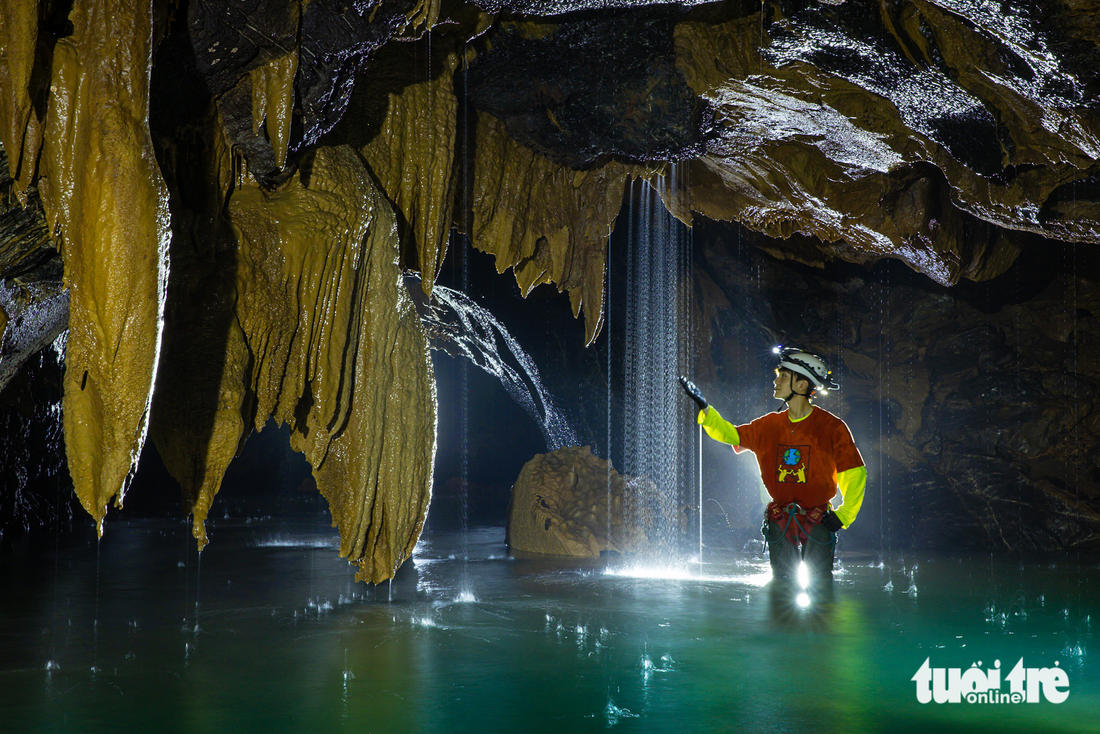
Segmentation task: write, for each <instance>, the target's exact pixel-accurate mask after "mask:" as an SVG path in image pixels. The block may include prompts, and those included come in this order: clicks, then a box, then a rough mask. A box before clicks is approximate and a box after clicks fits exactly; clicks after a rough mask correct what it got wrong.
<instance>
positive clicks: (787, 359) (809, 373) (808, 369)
mask: <svg viewBox="0 0 1100 734" xmlns="http://www.w3.org/2000/svg"><path fill="white" fill-rule="evenodd" d="M775 351H776V352H778V354H779V366H780V367H785V368H786V369H789V370H790V371H791V372H797V373H798V374H800V375H802V376H803V377H805V378H806V379H808V380H809V381H810V384H811V385H814V386H818V385H820V386H821V387H824V388H826V389H828V390H839V389H840V385H838V384H837V382H836V380H834V379H833V373H832V372H831V371H830V370H829V368H828V366H826V364H825V360H823V359H822V358H821V357H819V356H817V355H816V354H811V353H809V352H803V351H802V350H801V349H796V348H794V347H776V348H775Z"/></svg>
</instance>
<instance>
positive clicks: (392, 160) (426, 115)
mask: <svg viewBox="0 0 1100 734" xmlns="http://www.w3.org/2000/svg"><path fill="white" fill-rule="evenodd" d="M457 66H458V54H457V52H456V51H454V50H448V49H446V47H443V48H433V47H432V46H431V45H430V44H415V45H414V44H398V46H397V48H396V49H394V53H391V54H389V55H387V56H384V57H383V58H381V59H379V60H377V61H376V62H375V64H373V65H372V67H371V69H370V71H369V73H368V74H367V75H366V76H365V77H364V78H363V79H361V80H360V82H359V83H360V85H361V88H360V89H359V93H358V94H357V97H358V100H359V101H361V102H365V104H366V105H370V106H372V107H373V106H381V105H384V106H385V109H384V112H383V111H382V110H378V113H379V116H381V121H380V123H379V124H378V126H377V127H376V128H373V129H372V130H371V131H370V132H369V133H368V134H369V135H370V139H369V140H368V141H366V142H365V143H363V144H362V145H361V146H359V150H360V153H361V155H362V156H363V159H364V160H365V161H366V163H367V166H368V168H369V169H370V171H371V173H372V174H373V175H374V178H375V180H376V181H377V182H378V183H379V185H380V186H381V187H382V190H383V191H384V192H385V193H386V197H387V198H388V199H389V200H390V201H391V202H393V204H394V206H395V207H396V208H397V209H398V210H399V211H400V212H401V214H402V216H403V217H404V220H405V222H407V223H408V235H409V236H411V237H412V239H413V240H414V244H415V247H416V254H417V264H418V266H419V269H420V273H421V275H422V278H421V284H422V287H423V288H424V290H425V292H426V293H427V294H430V293H431V287H432V284H433V283H434V282H435V278H436V274H437V273H438V272H439V268H440V266H441V265H442V263H443V256H444V254H445V253H446V249H447V240H448V237H449V235H450V228H451V217H452V209H453V205H454V190H455V176H454V173H455V168H454V149H455V133H456V117H457V110H458V101H457V99H456V98H455V92H454V71H455V68H456V67H457ZM364 118H374V119H377V117H376V116H375V115H371V114H369V113H368V112H367V110H365V109H363V107H362V106H359V105H356V106H355V107H353V109H352V110H351V111H349V119H351V120H363V119H364Z"/></svg>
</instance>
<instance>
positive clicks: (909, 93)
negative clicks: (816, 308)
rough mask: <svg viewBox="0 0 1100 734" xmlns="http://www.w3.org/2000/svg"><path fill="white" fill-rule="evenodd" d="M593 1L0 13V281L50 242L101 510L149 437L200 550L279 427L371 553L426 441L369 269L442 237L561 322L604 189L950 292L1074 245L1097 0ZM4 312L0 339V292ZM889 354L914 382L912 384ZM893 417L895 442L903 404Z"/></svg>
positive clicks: (1089, 129) (1093, 138)
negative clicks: (557, 301)
mask: <svg viewBox="0 0 1100 734" xmlns="http://www.w3.org/2000/svg"><path fill="white" fill-rule="evenodd" d="M590 5H591V4H589V3H580V2H575V1H574V0H561V1H558V0H535V1H532V0H514V1H512V0H480V2H472V3H467V2H461V1H460V0H454V1H453V2H451V1H448V2H441V1H440V0H419V1H418V0H380V1H379V2H377V3H369V4H368V3H350V4H349V3H344V2H338V1H337V0H311V1H310V2H304V1H300V0H278V1H276V0H208V1H205V2H198V1H196V0H192V1H190V2H187V1H184V2H181V3H169V2H163V0H149V1H148V2H146V3H144V4H142V3H139V4H133V3H122V2H118V0H75V2H73V3H71V4H70V3H64V2H58V1H55V0H39V1H38V2H9V3H5V4H3V5H2V6H0V143H2V147H3V149H4V151H5V152H6V156H7V158H6V162H7V168H8V173H9V174H10V180H9V179H8V178H7V177H6V178H5V180H4V181H3V182H0V184H2V186H3V188H4V189H5V191H4V192H3V194H4V199H5V201H4V206H3V212H2V213H0V279H2V280H4V281H5V282H6V283H9V284H10V283H11V282H12V280H13V279H16V278H19V277H26V276H27V274H28V272H29V271H30V270H34V271H38V272H39V276H38V277H37V281H36V282H38V283H45V282H46V281H48V280H50V277H51V275H50V274H51V273H52V274H53V275H52V281H53V283H55V284H56V285H59V283H58V278H57V272H56V271H57V263H56V260H55V258H52V257H50V256H48V254H46V250H47V248H48V247H50V246H56V247H57V248H58V249H59V250H60V253H61V254H60V259H61V261H62V264H63V283H64V287H65V288H66V289H67V294H68V296H67V297H68V299H69V301H68V320H67V322H66V321H65V320H64V319H60V318H58V317H57V316H56V311H57V309H56V305H57V299H56V298H55V297H54V295H51V294H55V291H56V290H57V289H56V288H55V290H54V291H51V290H50V289H49V288H47V287H45V286H43V287H42V288H43V289H42V290H40V291H38V293H39V295H33V294H32V295H31V296H30V297H29V300H27V299H24V303H25V304H26V305H25V307H23V308H24V312H25V313H30V312H31V311H35V312H37V311H39V310H41V311H43V312H47V311H48V312H49V313H51V314H54V315H53V316H50V317H48V318H47V317H46V316H42V317H37V316H36V317H34V319H35V320H36V322H37V323H45V322H47V321H49V322H50V323H51V324H52V326H50V327H49V328H50V329H55V330H60V328H64V325H65V324H67V328H68V329H69V334H68V339H67V347H66V354H65V373H64V399H63V400H64V433H65V443H66V451H67V456H68V464H69V468H70V473H71V475H72V478H73V483H74V486H75V490H76V494H77V495H78V496H79V498H80V500H81V502H82V504H83V505H84V507H85V508H86V509H87V511H88V512H89V514H90V515H91V516H92V517H93V518H94V519H95V521H96V522H97V524H98V525H99V527H100V530H101V531H102V523H103V519H104V516H105V514H106V512H107V505H108V503H109V502H110V500H112V499H116V500H117V501H118V502H121V501H122V499H123V497H124V494H125V489H126V486H127V483H128V481H129V478H130V477H131V476H132V473H133V471H134V467H135V462H136V461H137V457H138V456H139V455H140V452H141V449H142V446H143V444H144V441H145V437H146V432H147V430H150V427H151V430H152V431H153V433H154V436H155V437H156V443H157V445H158V447H159V448H160V450H161V452H162V453H163V454H164V455H165V459H166V462H167V464H168V465H169V467H170V468H171V470H172V472H173V474H174V475H175V476H176V477H177V479H179V480H180V482H181V484H182V485H183V487H184V493H185V497H186V500H187V505H188V506H189V507H191V508H192V512H193V514H194V517H195V520H196V522H195V534H196V537H197V538H198V540H199V542H200V544H201V543H203V542H205V534H204V531H203V527H202V519H203V517H204V515H205V513H206V511H207V510H208V509H209V505H210V502H211V501H212V499H213V497H214V494H215V492H216V491H217V487H218V485H219V483H220V477H221V473H222V472H223V471H224V466H225V464H226V463H227V462H228V461H229V459H230V458H231V457H232V456H233V455H234V453H235V452H236V450H237V448H238V446H239V445H240V442H241V440H243V438H244V436H246V435H247V433H248V432H249V431H250V430H251V429H252V428H253V427H256V426H259V425H262V423H263V421H264V420H265V419H266V418H268V417H273V418H275V419H276V420H278V421H283V422H286V423H288V424H290V425H291V427H292V428H293V431H294V435H295V437H296V438H295V439H294V441H295V447H296V448H298V449H301V450H303V451H304V452H305V453H306V454H307V456H308V457H309V458H310V461H311V462H313V466H314V470H315V472H316V474H317V480H318V487H319V488H320V489H321V491H322V492H323V493H325V496H326V497H328V498H329V500H330V503H332V508H333V512H334V517H335V518H336V521H337V523H338V524H339V525H340V527H341V531H342V545H341V551H342V552H343V553H345V554H347V555H349V556H350V557H351V558H352V559H353V560H357V561H360V562H361V563H362V564H363V567H362V569H361V575H362V576H364V577H366V578H370V579H374V580H378V579H381V578H385V577H386V576H387V575H388V574H389V573H391V572H392V570H393V568H394V567H395V564H398V563H400V561H401V559H402V558H403V557H404V555H405V554H407V551H408V549H409V548H411V547H412V544H413V543H415V540H416V535H417V533H418V528H419V526H420V522H421V521H422V520H423V512H424V507H425V505H426V501H427V489H426V486H427V478H426V477H427V476H428V475H430V468H431V447H432V446H433V445H434V441H432V440H431V438H430V434H431V431H432V428H431V426H432V421H431V419H430V416H431V413H432V410H431V407H430V403H431V397H430V396H431V393H432V388H431V379H432V378H431V376H430V367H429V362H428V360H427V358H426V357H424V355H423V336H422V334H418V332H417V329H418V327H417V326H416V325H415V324H414V323H413V321H415V319H414V317H412V316H410V314H411V311H410V309H409V307H408V299H407V297H406V294H404V292H403V290H402V287H403V286H402V285H401V282H400V280H399V278H398V266H399V265H400V266H403V267H405V268H412V269H416V270H419V271H420V273H421V274H422V276H423V277H422V280H421V283H422V284H423V288H424V289H425V290H426V291H428V290H430V289H431V285H432V283H433V280H434V278H435V276H436V274H437V273H438V270H439V267H440V263H441V262H442V260H443V257H444V254H445V252H446V248H447V247H448V244H449V243H450V242H451V241H452V236H451V235H452V232H453V231H458V232H459V233H461V234H463V235H464V236H465V238H466V239H465V240H463V239H461V238H458V239H457V240H456V241H458V242H460V243H462V244H465V242H468V243H469V244H470V245H472V246H473V247H476V248H478V249H480V250H483V251H485V252H488V253H492V254H493V255H494V256H495V257H496V259H497V267H498V269H499V270H500V271H502V272H503V271H504V270H506V269H509V268H511V269H512V270H513V273H514V275H515V277H516V279H517V282H518V283H519V285H520V287H521V289H522V290H523V291H524V292H526V291H528V290H530V289H531V288H532V287H533V286H535V285H537V284H540V283H550V284H553V285H555V286H556V287H557V288H558V289H559V290H560V291H563V292H568V294H569V299H570V303H571V305H572V308H573V312H574V314H575V315H577V316H579V315H580V314H581V312H582V311H583V313H584V317H585V326H586V328H585V333H586V341H587V342H589V343H590V342H592V341H593V340H594V339H595V338H596V336H597V335H598V333H599V330H600V327H601V324H602V323H603V319H604V305H603V289H604V278H605V267H606V259H607V258H606V241H607V236H608V233H609V232H610V230H611V227H612V226H613V223H614V220H615V216H616V213H617V211H618V210H619V207H620V204H621V201H622V196H623V191H624V188H625V186H626V184H627V183H628V182H629V181H630V180H631V179H632V178H644V179H647V180H654V179H655V178H656V177H659V176H661V177H664V179H665V181H666V183H668V182H675V185H666V186H663V187H662V191H663V195H664V196H665V200H666V205H667V206H668V207H669V209H670V210H671V211H672V212H673V213H674V214H675V215H676V216H677V217H679V218H681V219H682V220H683V221H685V222H701V221H703V220H704V219H708V220H715V221H723V222H737V223H741V224H743V225H744V226H746V227H747V228H749V229H750V230H754V231H757V232H762V233H765V234H767V235H770V236H771V237H775V238H780V239H766V240H764V239H762V240H759V241H758V245H759V246H760V247H763V248H765V249H767V250H768V251H769V252H770V253H772V254H774V255H776V256H777V257H781V258H786V259H790V260H795V261H798V262H801V263H806V264H810V265H814V266H822V265H824V264H825V263H829V262H833V261H835V260H837V259H839V260H845V261H848V262H852V263H862V264H872V263H874V262H876V261H879V260H881V259H883V258H889V259H896V260H900V261H902V262H904V263H905V264H906V265H907V266H909V267H910V268H912V269H913V270H915V271H917V272H920V273H923V274H924V275H926V276H928V277H930V278H932V279H933V280H935V281H936V282H938V283H940V284H941V285H944V286H950V285H954V284H957V283H960V282H964V281H967V280H969V281H984V280H989V279H992V278H995V277H996V276H998V275H1001V274H1003V273H1006V272H1007V271H1008V270H1009V268H1011V267H1012V265H1013V263H1014V262H1016V260H1017V258H1019V257H1020V255H1021V252H1023V251H1024V250H1025V249H1026V248H1028V247H1035V246H1036V244H1035V242H1036V240H1035V239H1034V237H1033V236H1034V235H1039V236H1042V237H1047V238H1053V239H1058V240H1063V241H1067V242H1075V243H1087V244H1088V245H1090V246H1091V245H1094V244H1096V243H1097V242H1098V241H1100V184H1098V181H1100V167H1098V163H1097V161H1098V159H1100V115H1098V112H1097V109H1096V105H1095V96H1096V90H1097V88H1098V85H1100V46H1098V43H1097V38H1098V33H1097V30H1098V28H1097V21H1096V18H1097V17H1100V12H1097V11H1098V10H1100V5H1098V4H1097V2H1096V0H1082V1H1081V2H1075V3H1069V2H1066V0H1039V1H1037V2H1027V3H1023V2H1020V3H1001V4H1000V5H997V6H992V5H989V4H983V3H964V2H956V1H955V0H897V1H896V2H895V1H890V2H887V1H886V0H877V1H876V0H836V1H835V2H822V3H805V2H790V1H788V0H768V1H767V2H764V3H760V2H747V1H745V2H742V1H740V0H738V1H734V2H725V3H713V4H697V3H694V2H685V3H683V4H656V3H648V2H645V0H636V1H632V0H616V2H612V3H599V6H600V7H599V8H596V7H590ZM246 27H247V29H248V32H247V33H244V32H242V29H243V28H246ZM13 198H14V200H15V201H17V202H18V203H17V204H16V203H14V202H13V200H12V199H13ZM20 206H24V207H28V208H27V209H26V210H25V211H21V212H17V211H16V209H17V208H19V207H20ZM391 225H392V226H391ZM12 253H21V254H18V255H13V254H12ZM395 257H397V258H399V260H398V263H396V264H395V263H394V258H395ZM49 268H53V270H52V271H51V270H49ZM169 273H171V277H169ZM27 292H28V293H30V292H31V291H30V290H28V291H27ZM703 307H704V308H705V309H711V308H713V305H706V304H704V306H703ZM3 308H4V314H5V315H4V316H3V319H4V320H5V321H7V322H8V323H7V324H6V325H5V329H4V334H5V336H4V340H5V341H3V342H0V355H3V354H4V351H3V350H4V349H5V347H4V345H5V344H7V343H8V341H7V335H8V333H9V332H11V331H12V329H13V328H14V327H13V325H14V324H15V323H16V321H19V320H20V318H23V317H24V316H25V313H24V314H20V315H17V314H14V313H12V312H10V309H9V307H8V305H7V304H6V303H5V304H4V306H3ZM51 309H53V310H51ZM954 315H956V316H957V315H958V314H954ZM43 333H45V332H43ZM917 354H918V357H916V358H915V361H914V362H913V364H912V367H913V371H912V375H911V377H912V379H911V380H910V383H911V384H910V386H909V387H907V388H906V389H907V390H909V391H910V392H913V400H916V399H917V398H916V393H920V392H923V390H924V387H923V385H924V384H925V380H928V381H929V388H928V390H929V394H936V390H937V389H938V388H937V387H936V386H935V384H934V383H935V379H934V374H935V371H934V370H933V371H932V376H929V375H928V374H926V373H927V372H928V370H929V369H930V368H929V367H928V366H927V365H923V363H922V359H923V358H922V357H921V356H920V354H921V353H920V352H919V350H918V352H917ZM863 356H865V357H867V358H868V359H871V360H880V359H882V357H881V355H863ZM0 358H2V357H0ZM5 359H6V358H5ZM852 360H853V364H857V363H860V360H859V359H857V358H856V357H852ZM9 368H10V363H9ZM867 369H870V368H869V367H868V368H867ZM2 371H3V370H0V372H2ZM154 387H155V389H154ZM189 401H190V402H189ZM399 404H405V405H407V406H408V405H411V406H415V408H414V409H411V410H410V409H406V410H404V411H403V412H402V413H401V420H400V421H399V422H398V423H394V422H393V420H389V419H388V418H394V417H395V414H396V410H397V408H396V406H397V405H399ZM158 412H163V417H158V415H157V413H158ZM384 419H386V420H384ZM1052 419H1053V418H1052ZM379 421H382V423H379ZM904 425H905V427H906V428H905V431H904V432H903V434H902V435H903V437H904V440H905V441H908V442H911V443H912V442H919V441H920V438H919V437H920V435H921V434H920V431H921V430H924V429H925V428H926V427H927V425H928V417H927V416H925V417H922V418H921V420H920V421H919V422H918V420H917V418H916V416H915V415H907V416H906V417H905V419H904ZM360 429H361V430H360ZM914 450H917V449H916V448H914ZM352 454H355V456H352ZM413 466H416V467H418V468H416V469H415V470H414V469H412V468H411V467H413ZM399 467H404V468H399ZM1054 473H1055V474H1057V472H1054ZM1058 476H1059V480H1058V481H1060V482H1062V484H1063V485H1065V484H1066V482H1067V481H1069V480H1068V479H1067V475H1066V474H1065V472H1064V471H1063V472H1062V473H1061V474H1058ZM1056 486H1057V482H1053V483H1048V484H1044V485H1043V491H1044V492H1046V491H1050V492H1055V493H1057V492H1056ZM1087 502H1090V503H1091V502H1092V500H1091V499H1088V500H1087ZM1089 506H1090V507H1092V508H1093V509H1095V505H1094V504H1090V505H1089Z"/></svg>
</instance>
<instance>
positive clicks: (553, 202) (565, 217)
mask: <svg viewBox="0 0 1100 734" xmlns="http://www.w3.org/2000/svg"><path fill="white" fill-rule="evenodd" d="M476 124H477V127H476V133H475V134H476V142H475V145H474V151H473V155H472V156H470V158H469V160H468V164H469V165H471V166H472V167H473V171H472V179H473V180H472V182H471V191H470V196H469V200H468V201H467V202H465V203H466V204H467V205H468V206H469V208H470V214H471V221H470V226H469V235H470V239H471V242H472V243H473V245H474V247H476V248H478V249H479V250H482V251H483V252H487V253H489V254H492V255H495V256H496V261H497V262H496V264H497V271H498V272H501V273H503V272H504V271H505V270H507V269H508V268H512V269H513V272H514V273H515V276H516V282H517V283H518V284H519V287H520V290H521V291H522V292H523V293H524V294H525V295H526V294H527V293H528V292H530V290H531V289H532V288H534V287H535V286H536V285H539V284H542V283H553V284H555V285H556V286H557V288H558V290H559V291H568V293H569V302H570V304H571V305H572V307H573V315H574V316H578V317H579V316H580V313H581V310H582V309H583V310H584V316H585V341H586V343H589V344H591V343H592V340H594V339H595V338H596V335H597V334H599V332H600V326H601V325H602V323H603V318H604V314H603V285H604V265H605V263H606V260H607V238H608V236H609V235H610V234H611V230H612V228H613V227H614V224H615V217H616V216H617V215H618V213H619V208H620V207H621V206H622V198H623V191H624V189H625V187H626V184H627V182H628V180H629V179H630V177H631V176H637V177H641V176H643V175H645V173H644V171H643V169H641V168H640V167H636V166H629V165H626V164H622V163H619V162H617V161H611V162H609V163H607V164H606V165H604V166H602V167H598V168H593V169H591V170H588V171H575V170H572V169H570V168H568V167H566V166H562V165H559V164H557V163H554V162H552V161H550V160H548V159H546V158H543V157H542V156H540V155H538V154H537V153H535V152H533V151H532V150H530V149H529V148H526V147H524V146H522V145H520V144H519V143H517V142H515V141H514V140H512V138H511V137H509V136H508V133H507V132H506V131H505V128H504V124H503V123H501V122H500V121H499V120H497V119H496V118H495V117H493V116H491V115H488V114H479V115H477V123H476ZM456 216H458V217H461V215H456ZM457 224H458V226H459V227H460V228H461V227H462V226H463V222H462V221H461V219H459V221H458V222H457Z"/></svg>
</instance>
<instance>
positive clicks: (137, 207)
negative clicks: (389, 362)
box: [24, 0, 169, 533]
mask: <svg viewBox="0 0 1100 734" xmlns="http://www.w3.org/2000/svg"><path fill="white" fill-rule="evenodd" d="M69 22H70V23H71V24H72V28H73V32H72V34H71V35H69V36H67V37H65V38H60V39H58V40H57V43H56V45H55V46H54V49H53V60H52V79H51V82H50V94H49V98H48V109H47V112H46V119H45V134H44V136H43V144H42V150H41V158H40V161H39V174H40V178H39V180H38V190H39V193H40V195H41V197H42V204H43V207H44V209H45V212H46V218H47V221H48V222H49V226H50V230H51V231H53V230H54V229H55V228H58V229H59V230H60V232H61V240H62V246H61V252H62V256H63V259H64V265H65V276H64V282H65V285H66V286H67V287H68V289H69V292H70V317H69V338H68V348H67V351H66V355H65V380H64V391H65V395H64V401H63V409H64V426H65V445H66V449H67V453H68V459H69V472H70V474H71V475H72V478H73V484H74V487H75V491H76V494H77V496H78V497H79V498H80V502H81V504H82V505H83V506H84V508H85V509H86V510H87V511H88V512H89V514H91V515H92V517H93V518H94V519H95V521H96V523H97V526H98V528H99V532H100V533H102V531H103V518H104V516H105V515H106V512H107V503H108V502H109V501H110V500H111V499H112V498H114V497H116V496H117V497H118V501H119V503H120V504H121V501H122V495H123V493H124V492H125V486H126V484H127V483H128V481H129V478H130V477H131V476H132V472H133V470H134V467H135V465H136V462H137V459H138V456H139V454H140V453H141V448H142V445H143V444H144V442H145V432H146V426H147V420H148V413H149V404H150V401H151V398H152V392H153V389H152V388H153V381H154V378H155V375H156V370H157V361H158V352H159V348H160V338H161V327H162V323H163V322H162V314H163V310H164V298H165V281H166V277H167V262H166V257H167V244H168V224H169V222H168V192H167V190H166V189H165V186H164V182H163V180H162V178H161V175H160V172H159V170H158V168H157V164H156V161H155V159H154V155H153V148H152V142H151V140H150V135H149V127H148V90H149V68H150V63H151V52H152V8H151V4H150V3H145V4H139V5H136V6H135V5H133V4H131V3H123V2H115V1H114V0H77V2H75V3H74V5H73V8H72V12H71V13H70V14H69ZM33 119H34V118H32V120H33ZM33 157H34V156H33V155H32V151H30V150H25V151H24V160H33Z"/></svg>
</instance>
